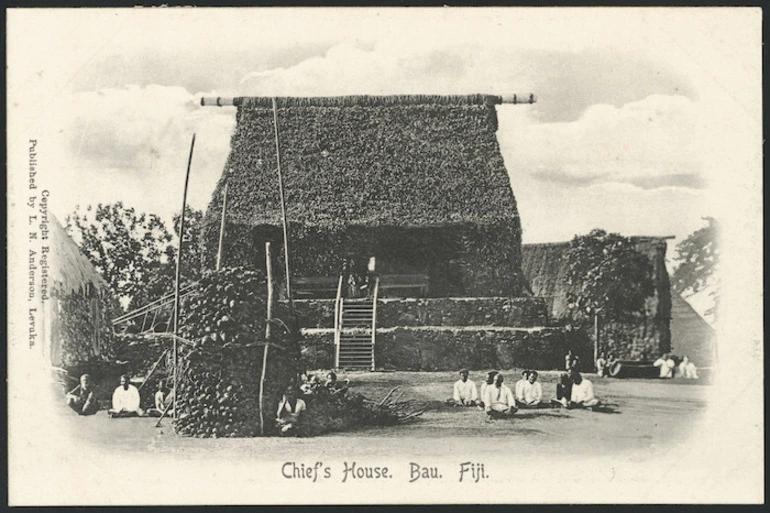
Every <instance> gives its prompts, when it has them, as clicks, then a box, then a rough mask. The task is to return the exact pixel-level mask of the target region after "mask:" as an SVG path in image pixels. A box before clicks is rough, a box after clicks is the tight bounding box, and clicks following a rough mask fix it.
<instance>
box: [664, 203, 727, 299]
mask: <svg viewBox="0 0 770 513" xmlns="http://www.w3.org/2000/svg"><path fill="white" fill-rule="evenodd" d="M705 220H706V221H707V223H708V224H707V225H706V226H704V227H703V228H701V229H699V230H697V231H695V232H693V233H692V234H690V235H689V236H688V237H687V238H686V239H684V240H683V241H682V242H680V243H679V244H677V246H676V251H677V256H676V260H677V261H678V263H679V265H678V267H677V268H676V271H674V275H673V276H672V279H671V285H672V288H673V289H674V291H676V292H677V293H679V294H682V293H688V292H689V293H693V294H694V293H696V292H699V291H700V290H702V289H704V288H707V287H711V288H712V290H711V292H710V295H711V296H712V298H713V299H714V304H715V305H716V303H717V300H718V297H719V288H720V287H719V282H718V280H717V279H716V269H717V266H718V265H719V245H718V243H717V237H718V235H719V233H718V225H717V222H716V220H715V219H714V218H713V217H707V218H705ZM714 309H715V307H714V308H711V309H709V310H708V311H707V312H706V313H707V314H711V313H714Z"/></svg>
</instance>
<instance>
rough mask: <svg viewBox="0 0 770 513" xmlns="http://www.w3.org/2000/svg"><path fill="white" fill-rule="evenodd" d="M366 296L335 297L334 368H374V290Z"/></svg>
mask: <svg viewBox="0 0 770 513" xmlns="http://www.w3.org/2000/svg"><path fill="white" fill-rule="evenodd" d="M378 289H379V280H377V282H376V284H375V287H374V294H373V295H372V297H371V298H367V299H345V298H342V297H338V300H337V320H336V323H335V342H336V358H335V367H336V368H338V369H345V370H374V340H375V336H376V322H377V321H376V320H377V293H378Z"/></svg>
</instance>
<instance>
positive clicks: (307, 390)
mask: <svg viewBox="0 0 770 513" xmlns="http://www.w3.org/2000/svg"><path fill="white" fill-rule="evenodd" d="M320 388H321V380H320V379H319V378H318V376H314V375H312V374H309V375H308V376H307V379H306V380H305V381H304V383H302V385H300V387H299V389H300V390H301V391H302V393H303V394H305V395H311V394H316V393H318V391H319V390H320Z"/></svg>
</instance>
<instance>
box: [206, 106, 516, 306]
mask: <svg viewBox="0 0 770 513" xmlns="http://www.w3.org/2000/svg"><path fill="white" fill-rule="evenodd" d="M495 103H497V99H496V97H490V96H484V95H476V96H456V97H452V96H448V97H435V96H398V97H342V98H281V99H278V111H277V112H278V116H277V117H278V130H279V134H280V142H281V163H282V170H283V175H284V191H285V197H286V209H287V219H288V220H289V241H290V261H291V262H292V272H293V273H294V274H295V275H296V276H336V275H338V273H339V269H340V265H341V262H342V259H343V258H350V257H353V258H354V259H356V260H357V261H359V262H361V263H362V264H363V263H365V262H366V260H367V259H368V258H369V257H370V256H376V257H377V265H378V271H379V272H380V273H395V274H400V273H418V272H419V273H427V274H428V275H429V277H430V292H429V295H431V296H434V297H441V296H448V295H467V296H492V295H495V296H517V295H520V294H521V292H522V290H523V278H522V274H521V270H520V258H521V257H520V252H519V248H520V246H521V225H520V222H519V218H518V212H517V208H516V200H515V199H514V196H513V193H512V191H511V187H510V181H509V178H508V173H507V171H506V169H505V165H504V162H503V158H502V155H501V153H500V148H499V144H498V142H497V138H496V135H495V132H496V130H497V115H496V112H495V109H494V104H495ZM235 104H236V105H237V106H238V114H237V126H236V129H235V133H234V134H233V136H232V139H231V152H230V155H229V157H228V160H227V163H226V165H225V170H224V172H223V174H222V177H221V178H220V180H219V183H218V184H217V187H216V190H215V191H214V194H213V197H212V200H211V202H210V204H209V208H208V210H207V212H206V216H205V218H204V229H203V230H204V234H203V244H204V265H205V266H206V267H212V266H213V265H214V260H215V255H216V250H217V245H218V244H217V240H218V237H219V220H220V215H221V207H222V200H223V195H224V186H225V183H227V186H228V189H227V216H226V219H227V228H226V230H225V244H224V248H225V251H224V255H223V261H224V265H248V266H254V267H257V266H263V265H264V263H263V262H264V242H265V241H272V242H274V247H275V248H276V249H279V248H282V234H281V228H280V226H281V207H280V198H279V192H278V179H277V174H276V154H275V139H274V137H275V134H274V123H273V111H272V106H271V105H272V104H271V100H270V99H265V98H239V99H236V101H235ZM275 253H276V262H277V263H279V262H280V258H281V255H280V251H275ZM281 268H282V266H281V265H277V266H276V269H281Z"/></svg>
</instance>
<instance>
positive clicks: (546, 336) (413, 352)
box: [302, 326, 593, 371]
mask: <svg viewBox="0 0 770 513" xmlns="http://www.w3.org/2000/svg"><path fill="white" fill-rule="evenodd" d="M304 335H305V339H304V342H303V343H302V344H303V348H302V361H303V365H304V366H305V368H307V369H328V368H331V367H333V365H334V330H328V329H322V330H318V329H313V330H304ZM569 349H573V351H575V352H576V353H577V354H578V355H579V356H580V359H581V361H582V362H583V363H584V365H585V369H583V370H586V371H591V370H593V369H592V368H589V367H592V364H591V362H592V359H593V357H592V355H593V345H592V342H591V340H590V339H589V337H588V336H587V335H586V333H585V332H584V331H582V330H569V329H567V328H507V327H477V326H472V327H438V326H430V327H399V328H383V329H378V330H377V338H376V344H375V363H376V367H377V369H381V368H382V369H395V370H420V371H435V370H456V369H460V368H462V367H466V368H468V369H473V370H486V369H510V368H514V367H527V368H533V369H541V370H546V369H560V368H562V367H563V365H564V355H565V354H566V353H567V351H568V350H569Z"/></svg>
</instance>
